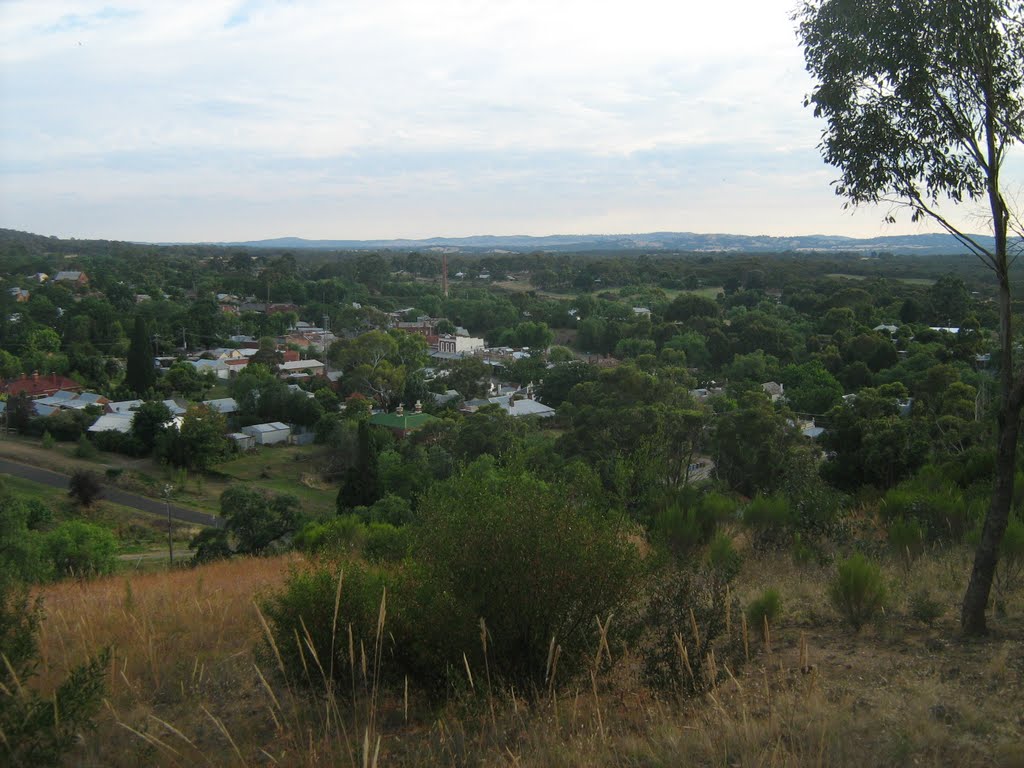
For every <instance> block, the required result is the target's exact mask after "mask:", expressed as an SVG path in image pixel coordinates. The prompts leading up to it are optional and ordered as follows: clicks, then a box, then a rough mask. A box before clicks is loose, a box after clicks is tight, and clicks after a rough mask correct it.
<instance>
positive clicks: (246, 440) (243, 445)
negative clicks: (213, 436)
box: [228, 432, 256, 451]
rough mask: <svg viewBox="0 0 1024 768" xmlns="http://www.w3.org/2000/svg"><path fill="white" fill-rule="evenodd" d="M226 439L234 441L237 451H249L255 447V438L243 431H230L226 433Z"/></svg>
mask: <svg viewBox="0 0 1024 768" xmlns="http://www.w3.org/2000/svg"><path fill="white" fill-rule="evenodd" d="M228 439H229V440H230V441H231V442H232V443H234V446H235V448H236V449H237V450H238V451H251V450H252V449H253V448H255V447H256V438H255V437H253V436H252V435H247V434H245V433H244V432H232V433H231V434H229V435H228Z"/></svg>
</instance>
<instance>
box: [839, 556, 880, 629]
mask: <svg viewBox="0 0 1024 768" xmlns="http://www.w3.org/2000/svg"><path fill="white" fill-rule="evenodd" d="M828 596H829V599H830V600H831V602H832V606H833V607H834V608H835V609H836V611H837V612H838V613H839V615H840V616H842V618H843V619H844V620H845V621H846V622H847V623H848V624H849V625H850V626H851V627H853V629H854V631H855V632H859V631H860V628H861V627H863V626H864V625H865V624H866V623H867V622H868V621H870V620H871V619H872V617H873V616H874V615H875V614H876V613H877V612H878V611H879V610H881V609H882V608H883V607H884V606H885V602H886V599H887V590H886V588H885V581H884V580H883V578H882V571H881V569H880V568H879V567H878V566H877V565H875V564H874V563H872V562H870V561H868V560H867V559H866V558H865V557H864V556H863V555H861V554H859V553H858V554H855V555H853V556H852V557H850V558H848V559H847V560H844V561H843V562H841V563H840V564H839V567H838V569H837V571H836V575H835V577H834V578H833V579H832V582H831V584H829V588H828Z"/></svg>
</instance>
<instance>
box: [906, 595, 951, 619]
mask: <svg viewBox="0 0 1024 768" xmlns="http://www.w3.org/2000/svg"><path fill="white" fill-rule="evenodd" d="M907 608H908V610H909V612H910V616H911V618H913V619H914V620H916V621H919V622H921V623H922V624H927V625H928V626H929V627H930V626H931V625H932V624H934V623H935V620H936V619H938V618H939V617H940V616H942V614H943V610H942V604H941V603H940V602H939V601H938V600H935V599H934V598H933V597H932V595H931V592H929V591H928V589H927V588H922V589H919V590H917V591H915V592H914V593H912V594H911V595H910V597H909V598H908V600H907Z"/></svg>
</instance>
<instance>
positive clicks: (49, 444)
mask: <svg viewBox="0 0 1024 768" xmlns="http://www.w3.org/2000/svg"><path fill="white" fill-rule="evenodd" d="M56 444H57V441H56V439H54V437H53V435H51V434H50V431H49V430H47V431H46V432H43V448H45V449H46V450H50V449H51V448H53V446H55V445H56Z"/></svg>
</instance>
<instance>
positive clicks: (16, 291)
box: [8, 288, 32, 304]
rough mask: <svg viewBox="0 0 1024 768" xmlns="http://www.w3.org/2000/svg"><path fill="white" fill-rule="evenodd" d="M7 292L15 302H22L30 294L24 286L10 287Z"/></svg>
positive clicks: (26, 299)
mask: <svg viewBox="0 0 1024 768" xmlns="http://www.w3.org/2000/svg"><path fill="white" fill-rule="evenodd" d="M8 293H9V294H11V296H12V297H13V298H14V301H15V303H16V304H24V303H25V302H26V301H28V300H29V297H30V296H31V295H32V294H31V293H29V292H28V291H27V290H26V289H24V288H11V289H10V290H9V291H8Z"/></svg>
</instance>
